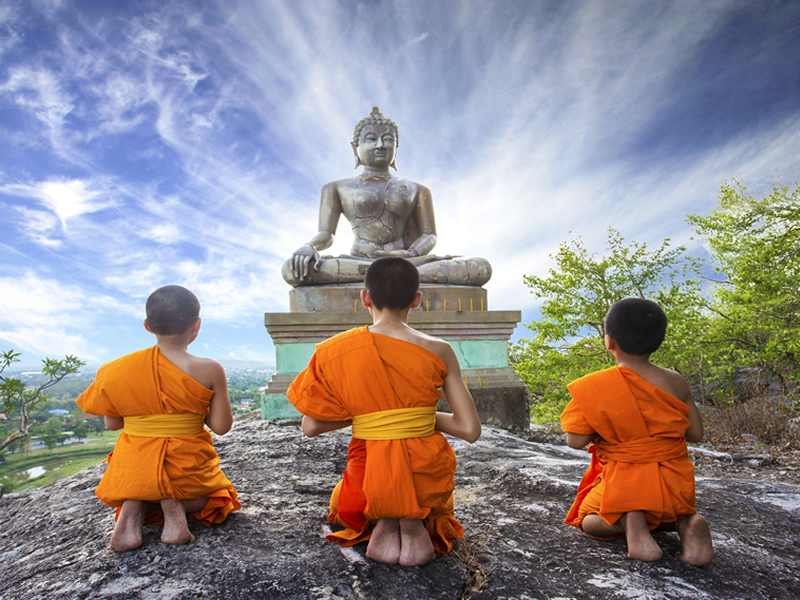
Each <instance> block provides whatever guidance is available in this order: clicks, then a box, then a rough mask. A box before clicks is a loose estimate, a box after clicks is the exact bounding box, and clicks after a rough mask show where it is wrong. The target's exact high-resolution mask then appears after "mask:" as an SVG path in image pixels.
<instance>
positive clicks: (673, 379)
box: [651, 365, 692, 402]
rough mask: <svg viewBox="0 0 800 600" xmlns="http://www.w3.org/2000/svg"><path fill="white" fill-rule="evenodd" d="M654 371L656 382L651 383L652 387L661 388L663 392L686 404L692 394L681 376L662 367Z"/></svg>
mask: <svg viewBox="0 0 800 600" xmlns="http://www.w3.org/2000/svg"><path fill="white" fill-rule="evenodd" d="M653 366H654V367H655V369H656V371H655V373H656V378H657V381H651V383H653V384H654V385H656V386H657V387H659V388H661V389H662V390H664V391H665V392H669V393H670V394H672V395H673V396H675V397H676V398H677V399H678V400H681V401H682V402H688V401H689V400H690V399H691V397H692V392H691V390H690V389H689V384H688V383H687V382H686V379H684V377H683V375H681V374H680V373H677V372H676V371H673V370H671V369H665V368H664V367H657V366H655V365H653Z"/></svg>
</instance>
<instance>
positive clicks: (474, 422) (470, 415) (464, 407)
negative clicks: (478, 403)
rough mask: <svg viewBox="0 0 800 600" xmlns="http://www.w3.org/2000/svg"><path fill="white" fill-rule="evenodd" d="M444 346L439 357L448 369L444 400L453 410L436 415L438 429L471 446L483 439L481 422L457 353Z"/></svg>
mask: <svg viewBox="0 0 800 600" xmlns="http://www.w3.org/2000/svg"><path fill="white" fill-rule="evenodd" d="M442 343H443V344H444V345H443V346H442V349H441V354H439V353H438V352H437V354H439V356H440V357H441V358H442V360H443V361H444V364H445V366H446V367H447V377H445V378H444V385H442V391H444V399H445V400H446V401H447V405H448V406H449V407H450V410H452V411H453V412H452V414H451V413H443V412H437V413H436V429H438V430H439V431H441V432H442V433H447V434H449V435H454V436H456V437H458V438H461V439H462V440H465V441H467V442H469V443H470V444H473V443H475V442H476V441H478V438H479V437H481V420H480V418H478V411H477V410H475V401H474V400H473V399H472V394H470V393H469V390H468V389H467V386H466V385H465V384H464V380H463V379H462V378H461V367H460V366H459V364H458V358H457V357H456V353H455V352H454V351H453V348H452V347H451V346H450V344H447V343H446V342H442Z"/></svg>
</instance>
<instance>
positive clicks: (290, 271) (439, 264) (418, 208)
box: [282, 106, 492, 287]
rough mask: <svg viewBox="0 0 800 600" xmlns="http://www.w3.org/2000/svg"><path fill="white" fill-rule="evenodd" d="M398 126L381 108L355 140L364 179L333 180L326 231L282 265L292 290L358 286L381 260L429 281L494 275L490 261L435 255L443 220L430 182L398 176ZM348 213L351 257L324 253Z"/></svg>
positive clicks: (323, 213)
mask: <svg viewBox="0 0 800 600" xmlns="http://www.w3.org/2000/svg"><path fill="white" fill-rule="evenodd" d="M398 140H399V135H398V129H397V125H395V123H394V122H393V121H391V120H389V119H387V118H386V117H384V116H383V115H381V113H380V111H379V110H378V107H377V106H376V107H375V108H373V109H372V113H371V114H370V115H369V116H368V117H366V118H364V119H361V121H359V122H358V124H357V125H356V128H355V132H354V134H353V141H352V142H351V145H352V148H353V153H354V154H355V159H356V168H358V167H360V166H363V171H362V172H361V174H359V175H357V176H355V177H349V178H347V179H339V180H337V181H333V182H331V183H327V184H325V185H324V186H323V187H322V191H321V192H320V203H319V231H318V232H317V234H316V235H315V236H314V237H312V238H311V240H309V242H308V243H307V244H305V245H304V246H301V247H300V248H298V249H297V250H296V251H295V252H294V254H293V255H292V257H291V258H290V259H289V260H287V261H286V262H285V263H284V265H283V270H282V273H283V278H284V279H285V280H286V281H287V283H289V284H290V285H291V286H293V287H297V286H306V285H328V284H338V283H358V282H360V281H363V280H364V273H365V272H366V270H367V267H368V266H369V265H370V263H371V262H372V261H373V260H374V259H376V258H380V257H382V256H401V257H403V258H407V259H408V260H410V261H411V262H413V263H414V264H415V265H416V266H417V269H418V270H419V274H420V281H421V282H422V283H432V284H440V285H448V284H449V285H468V286H481V285H483V284H484V283H486V282H487V281H489V278H490V277H491V276H492V267H491V265H490V264H489V261H487V260H486V259H484V258H463V257H458V256H436V255H433V254H430V252H431V250H432V249H433V247H434V246H435V245H436V223H435V220H434V216H433V199H432V197H431V192H430V190H429V189H428V188H426V187H425V186H424V185H421V184H419V183H415V182H413V181H409V180H408V179H403V178H402V177H398V176H396V175H392V173H391V172H390V171H389V168H390V167H391V168H393V169H395V171H396V170H397V167H396V166H395V154H396V153H397V146H398ZM341 215H344V216H345V218H346V219H347V221H348V222H349V223H350V227H351V229H352V230H353V235H354V240H353V245H352V247H351V249H350V254H346V255H341V256H338V257H333V256H321V255H320V251H322V250H325V249H326V248H329V247H330V246H331V244H333V236H334V234H335V233H336V227H337V225H338V224H339V217H340V216H341Z"/></svg>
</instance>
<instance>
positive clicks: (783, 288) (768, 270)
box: [687, 179, 800, 382]
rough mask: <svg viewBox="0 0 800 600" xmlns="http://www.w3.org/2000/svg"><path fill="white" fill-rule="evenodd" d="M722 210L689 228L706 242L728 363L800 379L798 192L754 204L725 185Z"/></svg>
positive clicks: (780, 189) (778, 189) (737, 185)
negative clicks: (712, 261)
mask: <svg viewBox="0 0 800 600" xmlns="http://www.w3.org/2000/svg"><path fill="white" fill-rule="evenodd" d="M718 199H719V208H718V209H715V210H713V211H712V212H711V214H710V215H708V216H706V217H701V216H699V215H689V216H688V217H687V221H688V222H689V223H690V224H691V225H694V227H695V230H696V232H697V233H699V234H700V235H702V236H703V237H705V239H706V240H707V242H708V247H709V250H710V252H711V255H712V256H713V258H714V259H715V260H716V261H717V263H718V266H717V272H718V273H719V274H720V276H721V280H720V281H719V282H718V285H717V286H716V290H715V295H714V310H715V311H716V313H717V314H718V315H719V318H718V319H717V320H716V323H715V327H716V329H717V331H718V336H719V338H720V339H721V340H722V341H723V344H724V346H725V351H726V355H727V360H728V361H729V362H730V363H731V364H732V365H736V366H760V367H762V368H764V369H767V370H769V371H771V372H772V373H773V374H774V375H776V376H777V377H779V378H780V379H782V380H783V381H784V382H785V381H786V378H789V379H791V380H793V381H797V380H798V378H800V186H798V184H797V183H795V184H794V189H791V188H790V186H778V185H776V186H774V187H773V188H772V191H771V193H769V194H766V195H765V196H764V197H763V198H762V199H760V200H758V199H755V198H753V196H752V195H750V194H748V193H747V188H746V187H745V186H744V184H743V183H742V182H741V181H740V180H737V179H734V180H733V181H732V182H731V183H728V182H725V183H724V184H723V185H722V187H721V188H720V192H719V196H718Z"/></svg>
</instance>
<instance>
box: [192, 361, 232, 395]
mask: <svg viewBox="0 0 800 600" xmlns="http://www.w3.org/2000/svg"><path fill="white" fill-rule="evenodd" d="M189 357H190V361H189V364H188V365H187V366H188V367H189V370H188V371H187V373H188V374H189V375H190V376H191V377H192V379H194V380H195V381H197V382H198V383H202V384H203V385H204V386H205V387H207V388H209V389H212V390H214V389H218V388H219V386H220V383H221V381H226V377H225V368H224V367H223V366H222V364H221V363H220V362H219V361H216V360H214V359H213V358H205V357H202V356H194V355H192V354H190V355H189Z"/></svg>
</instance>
